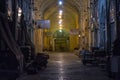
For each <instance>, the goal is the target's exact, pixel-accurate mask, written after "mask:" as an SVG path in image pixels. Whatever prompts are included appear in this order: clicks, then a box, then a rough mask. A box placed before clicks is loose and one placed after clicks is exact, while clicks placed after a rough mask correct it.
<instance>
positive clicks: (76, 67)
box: [17, 52, 112, 80]
mask: <svg viewBox="0 0 120 80" xmlns="http://www.w3.org/2000/svg"><path fill="white" fill-rule="evenodd" d="M17 80H112V79H110V78H108V77H107V75H106V73H105V72H104V71H102V70H101V68H98V67H94V66H91V65H87V66H84V65H82V63H81V60H80V58H78V57H77V56H76V55H74V54H72V53H62V52H61V53H50V59H49V63H48V66H47V68H46V69H45V70H40V71H39V72H38V74H35V75H27V74H24V75H23V76H21V77H20V78H19V79H17Z"/></svg>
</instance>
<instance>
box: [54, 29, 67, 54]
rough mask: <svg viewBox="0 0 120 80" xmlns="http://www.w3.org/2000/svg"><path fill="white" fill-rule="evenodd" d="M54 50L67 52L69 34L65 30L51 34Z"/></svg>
mask: <svg viewBox="0 0 120 80" xmlns="http://www.w3.org/2000/svg"><path fill="white" fill-rule="evenodd" d="M53 38H54V44H53V45H54V50H55V51H60V52H61V51H69V34H68V32H67V31H65V30H62V29H60V30H57V31H56V32H54V34H53Z"/></svg>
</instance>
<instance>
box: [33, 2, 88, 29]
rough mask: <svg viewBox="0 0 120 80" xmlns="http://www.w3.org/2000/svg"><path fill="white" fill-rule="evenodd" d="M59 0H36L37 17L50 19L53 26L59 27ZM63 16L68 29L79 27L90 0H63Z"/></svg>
mask: <svg viewBox="0 0 120 80" xmlns="http://www.w3.org/2000/svg"><path fill="white" fill-rule="evenodd" d="M58 1H59V0H34V8H35V19H36V20H37V19H49V20H50V21H51V27H52V28H54V29H57V26H58V25H57V23H58V10H59V5H58ZM62 1H63V6H62V9H63V18H64V27H65V28H66V29H70V28H77V27H79V22H80V21H81V20H80V19H81V16H83V15H85V13H86V9H87V7H88V3H89V2H88V1H90V0H62Z"/></svg>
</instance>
